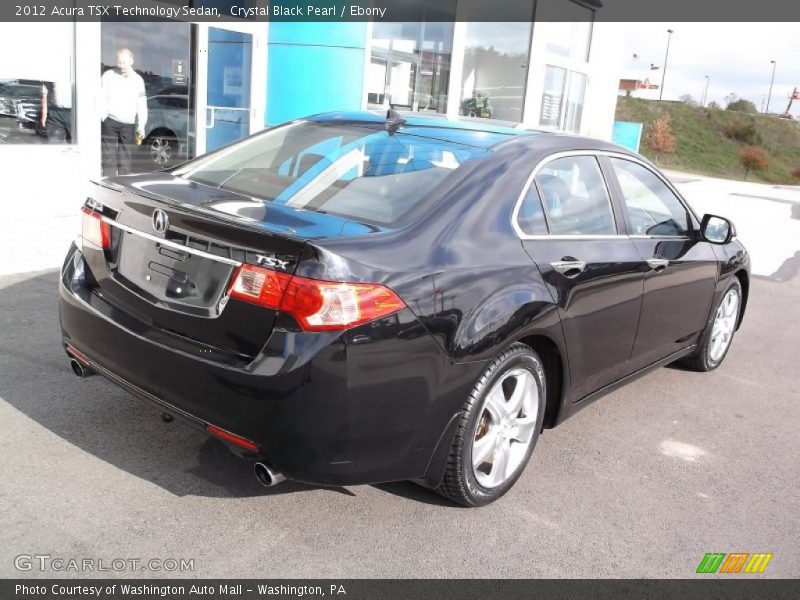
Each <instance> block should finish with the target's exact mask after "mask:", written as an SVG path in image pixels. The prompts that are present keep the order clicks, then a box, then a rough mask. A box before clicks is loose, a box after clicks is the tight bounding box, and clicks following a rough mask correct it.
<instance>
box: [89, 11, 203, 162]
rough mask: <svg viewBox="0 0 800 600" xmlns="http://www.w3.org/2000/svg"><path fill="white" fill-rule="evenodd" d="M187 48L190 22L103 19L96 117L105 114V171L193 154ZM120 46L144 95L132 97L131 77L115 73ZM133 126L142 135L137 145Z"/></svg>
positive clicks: (189, 49)
mask: <svg viewBox="0 0 800 600" xmlns="http://www.w3.org/2000/svg"><path fill="white" fill-rule="evenodd" d="M192 47H193V46H192V25H191V24H189V23H110V22H109V23H103V25H102V65H101V75H103V77H104V79H103V89H104V92H103V94H104V98H103V102H102V105H103V108H102V110H103V112H104V115H98V118H101V116H105V117H106V119H105V120H104V121H103V130H102V135H103V141H102V143H103V163H104V164H103V172H104V174H107V175H108V174H114V173H124V172H133V173H135V172H144V171H153V170H156V169H162V168H165V167H169V166H172V165H174V164H177V163H179V162H182V161H185V160H187V159H189V158H192V157H193V155H194V147H195V144H194V138H195V132H194V122H195V119H194V101H193V98H194V93H193V86H194V77H193V73H194V66H193V60H192ZM122 50H128V51H130V56H131V58H132V60H133V68H132V70H133V71H135V75H137V76H138V77H141V79H142V82H143V84H144V98H143V99H137V92H136V85H135V81H134V80H133V79H131V78H128V77H125V78H119V77H117V76H118V75H120V71H119V69H118V67H117V65H118V60H119V53H120V51H122ZM107 72H111V73H110V74H108V75H107V74H106V73H107ZM142 104H143V105H144V107H143V106H142ZM108 119H111V121H109V120H108ZM140 121H144V122H143V123H142V122H140ZM126 126H128V127H126ZM130 126H133V134H132V137H133V139H130V140H129V139H128V137H129V136H130V134H131V127H130ZM137 130H139V131H140V132H141V134H142V136H141V140H140V141H141V144H140V145H137V144H136V133H137ZM122 146H126V147H122Z"/></svg>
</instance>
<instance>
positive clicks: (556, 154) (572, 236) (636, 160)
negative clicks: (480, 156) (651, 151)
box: [511, 150, 700, 241]
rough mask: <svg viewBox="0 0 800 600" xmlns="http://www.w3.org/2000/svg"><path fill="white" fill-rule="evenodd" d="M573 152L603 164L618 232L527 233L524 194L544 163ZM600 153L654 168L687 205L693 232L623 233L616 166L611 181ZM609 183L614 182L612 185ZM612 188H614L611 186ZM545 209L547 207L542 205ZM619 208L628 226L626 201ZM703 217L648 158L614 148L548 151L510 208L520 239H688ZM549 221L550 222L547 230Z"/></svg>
mask: <svg viewBox="0 0 800 600" xmlns="http://www.w3.org/2000/svg"><path fill="white" fill-rule="evenodd" d="M571 156H594V157H595V159H596V160H597V163H598V166H599V168H600V172H601V173H602V175H603V181H604V183H605V187H606V192H607V193H608V197H609V201H610V203H611V208H612V213H613V214H614V222H615V224H616V228H617V233H616V234H607V235H588V234H568V235H567V234H556V235H553V234H550V233H547V234H528V233H525V232H524V231H523V230H522V228H521V227H520V226H519V223H518V216H519V211H520V208H521V207H522V202H523V201H524V200H525V196H526V194H527V193H528V190H529V189H530V187H531V184H532V183H534V184H535V181H536V175H538V174H539V171H541V170H542V168H544V166H545V165H547V164H548V163H550V162H552V161H554V160H558V159H560V158H568V157H571ZM601 157H610V158H621V159H623V160H629V161H631V162H634V163H638V164H639V165H641V166H643V167H644V168H645V169H647V170H649V171H650V172H652V173H653V174H654V175H655V176H656V177H657V178H658V179H659V180H660V181H661V182H662V183H664V185H666V186H667V188H669V190H670V191H671V192H672V193H673V194H675V197H676V198H677V199H678V201H679V202H680V203H681V205H682V206H683V207H684V208H685V209H686V211H687V212H688V214H689V217H690V219H691V220H692V228H693V231H692V232H690V235H685V236H667V235H655V236H654V235H644V234H630V233H628V232H627V231H626V232H625V233H620V227H619V225H620V224H619V219H618V215H617V212H616V210H614V208H615V204H618V203H619V200H620V198H619V197H618V196H619V192H618V189H619V182H618V181H617V179H616V175H615V174H614V173H613V170H612V171H611V173H610V176H611V177H612V178H613V179H612V181H611V182H609V174H607V173H606V171H607V169H605V168H603V162H604V161H602V160H601ZM609 183H613V186H612V185H609ZM612 187H613V188H614V189H613V192H612V189H611V188H612ZM536 191H537V193H538V194H539V201H540V202H541V190H539V188H538V185H537V186H536ZM543 209H544V207H543ZM618 210H621V211H622V216H624V217H625V218H626V220H625V222H624V225H625V229H626V230H628V223H627V217H628V213H627V207H626V206H625V205H624V201H623V203H622V204H621V205H620V206H619V207H618ZM699 222H700V220H699V219H698V218H697V214H696V213H695V212H694V210H692V207H691V206H689V203H688V202H686V199H685V198H684V197H683V196H682V195H681V194H680V192H678V190H677V189H676V188H675V186H674V185H672V182H670V181H669V180H668V179H666V177H664V176H663V175H661V173H659V172H658V171H656V170H654V169H653V167H651V166H650V165H649V164H648V163H647V162H645V161H644V160H642V159H640V158H638V157H636V156H632V155H630V154H625V153H624V152H617V151H614V150H562V151H559V152H554V153H552V154H548V155H547V156H545V157H544V158H542V159H541V160H540V161H539V162H538V163H536V165H535V166H534V167H533V170H532V171H531V174H530V175H528V178H527V179H526V180H525V185H524V186H523V187H522V191H521V192H520V193H519V195H518V196H517V200H516V202H515V203H514V208H513V210H512V211H511V227H512V229H513V230H514V232H515V233H516V234H517V237H519V239H520V240H523V241H525V240H548V239H549V240H559V239H566V240H606V239H620V238H626V239H661V240H668V239H679V240H686V239H691V234H692V233H694V232H696V231H697V224H698V223H699ZM549 227H550V224H549V222H548V230H549Z"/></svg>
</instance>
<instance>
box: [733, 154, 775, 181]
mask: <svg viewBox="0 0 800 600" xmlns="http://www.w3.org/2000/svg"><path fill="white" fill-rule="evenodd" d="M739 164H740V165H742V168H743V169H744V180H745V181H747V175H748V174H749V173H750V171H764V170H766V168H767V167H769V157H768V156H767V153H766V152H764V149H763V148H759V147H758V146H750V147H749V148H745V149H744V150H742V151H741V152H740V153H739Z"/></svg>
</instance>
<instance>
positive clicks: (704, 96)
mask: <svg viewBox="0 0 800 600" xmlns="http://www.w3.org/2000/svg"><path fill="white" fill-rule="evenodd" d="M708 82H709V77H708V75H706V87H705V88H703V99H702V100H701V101H700V106H702V107H703V108H705V106H706V98H707V97H708Z"/></svg>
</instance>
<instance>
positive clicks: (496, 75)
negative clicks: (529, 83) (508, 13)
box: [459, 23, 531, 122]
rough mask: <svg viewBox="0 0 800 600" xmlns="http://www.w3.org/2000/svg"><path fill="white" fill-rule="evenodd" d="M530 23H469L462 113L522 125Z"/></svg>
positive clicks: (462, 84)
mask: <svg viewBox="0 0 800 600" xmlns="http://www.w3.org/2000/svg"><path fill="white" fill-rule="evenodd" d="M530 43H531V23H469V24H468V26H467V37H466V52H465V55H464V72H463V76H462V81H461V105H460V110H459V112H460V114H462V115H467V116H472V117H482V118H487V119H501V120H504V121H515V122H519V121H521V120H522V105H523V102H524V100H525V80H526V77H527V73H528V54H529V51H530Z"/></svg>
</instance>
